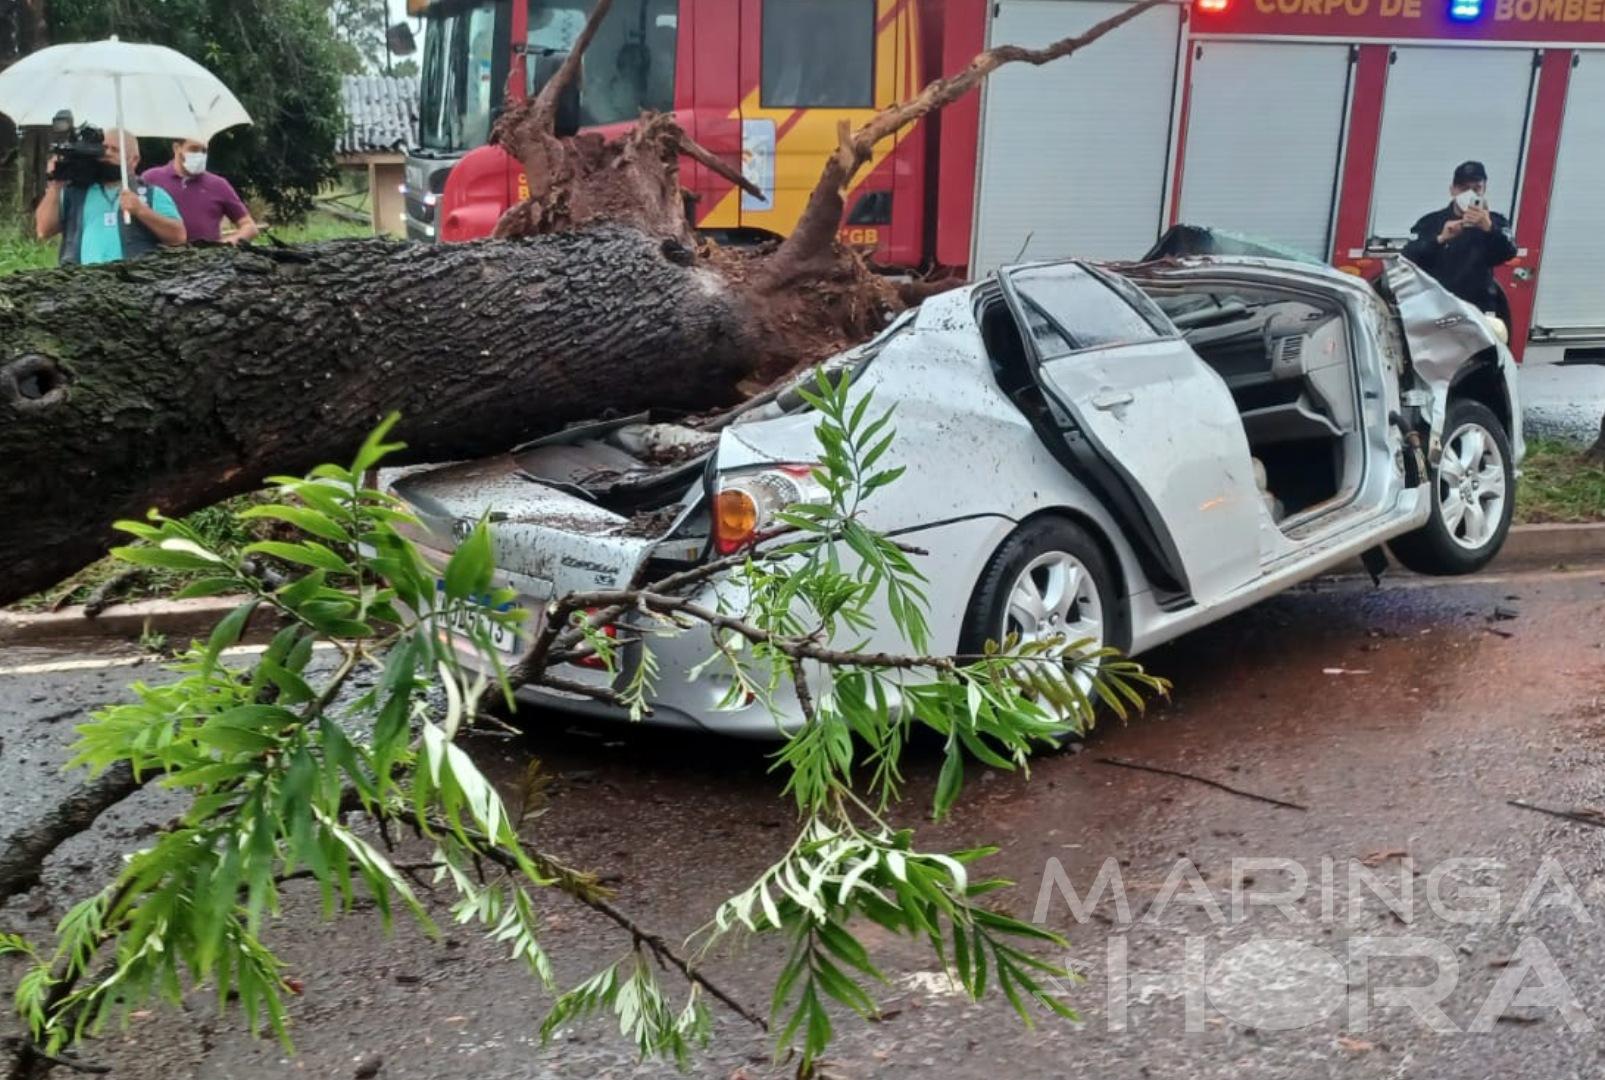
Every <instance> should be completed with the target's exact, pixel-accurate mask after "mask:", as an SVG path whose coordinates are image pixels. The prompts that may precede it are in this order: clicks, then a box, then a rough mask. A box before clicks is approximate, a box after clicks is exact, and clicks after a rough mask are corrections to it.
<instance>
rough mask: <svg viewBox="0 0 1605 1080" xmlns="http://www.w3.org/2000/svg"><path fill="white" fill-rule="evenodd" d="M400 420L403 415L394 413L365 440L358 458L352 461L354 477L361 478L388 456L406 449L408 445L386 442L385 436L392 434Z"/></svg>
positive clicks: (382, 421)
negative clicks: (391, 431)
mask: <svg viewBox="0 0 1605 1080" xmlns="http://www.w3.org/2000/svg"><path fill="white" fill-rule="evenodd" d="M400 420H401V414H400V413H398V412H393V413H391V414H390V415H389V416H387V417H385V418H384V419H383V420H381V421H380V422H379V426H378V427H376V428H374V429H373V431H371V432H370V433H369V434H368V437H367V438H366V439H364V440H363V442H362V446H361V448H360V449H358V450H357V456H356V457H354V458H352V459H351V475H352V476H355V477H361V476H362V474H363V473H365V472H367V471H368V470H369V469H371V468H373V467H374V466H375V465H377V464H379V462H381V461H383V460H384V458H385V457H386V456H387V455H389V454H392V453H395V452H396V451H397V450H404V449H406V446H407V444H406V443H399V442H397V443H387V442H385V441H384V439H385V436H386V435H388V434H390V430H391V429H392V428H394V427H395V426H396V424H397V423H398V422H400Z"/></svg>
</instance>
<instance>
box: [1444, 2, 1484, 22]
mask: <svg viewBox="0 0 1605 1080" xmlns="http://www.w3.org/2000/svg"><path fill="white" fill-rule="evenodd" d="M1449 17H1450V18H1451V19H1453V20H1454V21H1455V22H1471V21H1472V20H1474V19H1480V18H1481V17H1482V0H1449Z"/></svg>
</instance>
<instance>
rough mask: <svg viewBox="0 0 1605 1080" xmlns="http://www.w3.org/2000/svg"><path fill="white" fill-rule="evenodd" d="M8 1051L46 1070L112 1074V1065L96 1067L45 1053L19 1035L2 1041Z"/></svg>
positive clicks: (91, 1063)
mask: <svg viewBox="0 0 1605 1080" xmlns="http://www.w3.org/2000/svg"><path fill="white" fill-rule="evenodd" d="M0 1043H4V1044H5V1045H6V1047H7V1049H9V1050H11V1052H12V1053H14V1054H16V1055H17V1058H18V1061H19V1062H22V1061H31V1062H35V1063H39V1064H42V1065H44V1066H45V1067H46V1068H49V1067H52V1066H60V1067H61V1068H63V1069H69V1070H71V1071H72V1072H77V1073H89V1074H91V1075H94V1076H104V1075H106V1074H107V1073H109V1072H111V1066H110V1065H96V1064H94V1063H93V1062H88V1061H79V1060H78V1059H77V1058H69V1057H59V1056H57V1055H55V1054H50V1053H46V1052H45V1048H44V1047H42V1046H40V1045H39V1044H38V1043H36V1042H34V1041H33V1040H32V1039H24V1038H22V1037H21V1036H19V1035H8V1036H6V1037H5V1038H4V1039H0Z"/></svg>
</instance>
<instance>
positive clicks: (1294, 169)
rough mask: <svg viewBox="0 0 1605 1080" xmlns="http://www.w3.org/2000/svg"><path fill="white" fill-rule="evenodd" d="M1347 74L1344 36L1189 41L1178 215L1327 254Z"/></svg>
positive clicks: (1320, 256) (1191, 221)
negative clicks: (1311, 40)
mask: <svg viewBox="0 0 1605 1080" xmlns="http://www.w3.org/2000/svg"><path fill="white" fill-rule="evenodd" d="M1348 76H1349V47H1348V46H1347V45H1328V44H1307V43H1297V44H1295V43H1286V42H1248V41H1208V42H1203V43H1201V44H1198V45H1195V46H1194V53H1193V78H1192V98H1191V105H1190V106H1189V110H1188V113H1189V115H1188V120H1187V148H1186V157H1185V159H1184V161H1183V165H1182V169H1183V172H1182V180H1181V214H1180V219H1181V221H1183V222H1185V223H1187V224H1189V225H1206V226H1213V227H1215V228H1218V229H1227V230H1231V231H1234V232H1241V233H1247V234H1250V235H1253V236H1258V237H1263V238H1265V239H1267V240H1275V241H1277V242H1279V243H1283V244H1287V245H1289V246H1291V247H1295V248H1298V249H1300V250H1301V251H1304V252H1307V253H1308V254H1310V255H1313V256H1315V257H1316V258H1318V259H1322V260H1325V259H1326V258H1328V257H1329V256H1330V254H1331V252H1330V251H1329V250H1328V248H1329V244H1330V236H1331V228H1332V207H1333V203H1334V193H1335V192H1334V189H1335V187H1336V178H1337V165H1338V157H1339V154H1340V153H1341V150H1342V144H1343V127H1344V114H1345V112H1346V111H1347V103H1348Z"/></svg>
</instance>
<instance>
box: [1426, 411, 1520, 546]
mask: <svg viewBox="0 0 1605 1080" xmlns="http://www.w3.org/2000/svg"><path fill="white" fill-rule="evenodd" d="M1507 497H1508V493H1507V491H1506V488H1505V462H1504V458H1503V457H1502V456H1501V455H1500V452H1499V444H1498V442H1497V441H1496V440H1495V439H1494V437H1493V436H1492V435H1490V434H1489V433H1488V431H1487V429H1485V428H1484V427H1483V426H1482V425H1481V424H1477V423H1466V424H1462V425H1461V426H1460V427H1458V428H1456V429H1455V431H1454V433H1453V434H1452V435H1450V436H1449V438H1448V439H1447V440H1446V441H1445V442H1444V444H1443V457H1442V458H1441V459H1440V460H1439V462H1438V514H1439V516H1440V518H1441V519H1442V521H1443V526H1444V531H1446V532H1447V533H1448V534H1449V538H1450V539H1451V540H1453V541H1454V542H1455V543H1456V544H1458V545H1460V546H1461V547H1463V548H1466V549H1467V550H1470V551H1476V550H1478V549H1479V548H1481V547H1483V546H1484V545H1485V544H1487V543H1488V542H1489V541H1490V540H1492V539H1493V537H1494V535H1495V533H1497V532H1498V529H1499V523H1500V522H1501V521H1502V520H1503V519H1504V512H1505V499H1506V498H1507Z"/></svg>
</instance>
